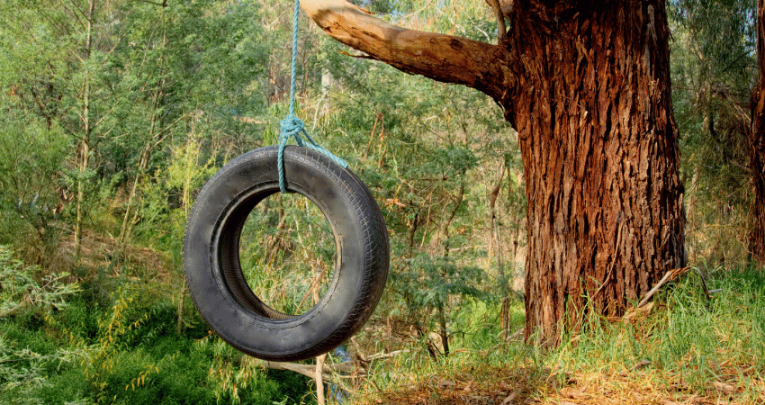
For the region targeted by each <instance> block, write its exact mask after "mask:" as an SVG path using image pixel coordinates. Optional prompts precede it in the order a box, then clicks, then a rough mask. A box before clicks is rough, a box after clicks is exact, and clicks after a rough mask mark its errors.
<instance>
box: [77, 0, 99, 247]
mask: <svg viewBox="0 0 765 405" xmlns="http://www.w3.org/2000/svg"><path fill="white" fill-rule="evenodd" d="M95 7H96V0H91V1H90V2H89V4H88V19H87V31H86V36H85V57H84V58H83V63H84V64H85V88H84V89H83V101H82V126H83V129H82V139H81V140H80V152H79V154H80V156H79V161H78V177H77V200H76V204H77V206H76V218H75V222H74V257H76V258H79V257H80V250H81V249H82V223H83V212H82V208H83V207H82V206H83V204H84V203H85V176H86V173H87V170H88V166H89V165H90V153H91V151H90V146H91V145H90V138H91V131H92V127H91V125H90V79H91V77H90V71H89V68H88V67H87V62H88V60H89V59H90V53H91V48H92V45H93V35H92V30H93V13H94V12H95Z"/></svg>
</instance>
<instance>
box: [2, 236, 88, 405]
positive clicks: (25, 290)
mask: <svg viewBox="0 0 765 405" xmlns="http://www.w3.org/2000/svg"><path fill="white" fill-rule="evenodd" d="M12 256H13V252H12V251H11V250H10V249H9V248H8V247H6V246H3V245H0V326H2V328H0V330H2V333H0V399H2V398H3V397H7V398H14V397H15V396H19V395H21V396H23V395H25V393H26V392H27V391H29V390H31V389H34V388H37V387H41V386H45V385H47V384H48V382H47V381H46V377H47V375H48V374H49V373H50V372H51V371H52V370H54V369H55V368H56V367H58V366H60V364H62V363H71V362H72V361H74V360H75V359H77V358H78V357H79V356H81V355H82V354H83V353H82V352H81V351H78V350H68V349H65V348H56V347H55V345H54V344H52V342H50V341H48V340H47V339H45V338H44V337H43V336H42V335H43V334H42V333H41V332H36V333H29V331H27V330H25V329H26V328H25V327H23V326H22V325H24V324H34V323H42V324H43V325H44V324H47V323H49V319H50V317H51V316H52V312H53V311H54V310H58V311H60V310H63V309H64V308H65V307H66V301H65V298H66V297H67V296H69V295H71V294H74V293H76V292H78V291H79V288H78V286H77V285H76V284H71V283H67V282H66V279H67V278H68V277H69V275H68V274H61V275H47V276H43V277H42V281H41V283H38V282H37V280H36V277H37V276H39V273H40V268H39V267H36V266H27V265H25V264H24V263H23V262H21V261H19V260H17V259H14V258H13V257H12ZM28 399H29V401H30V402H34V401H36V400H37V398H35V397H34V396H32V397H29V398H28ZM15 402H16V401H15V400H14V401H12V402H11V403H15Z"/></svg>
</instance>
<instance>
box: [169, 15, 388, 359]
mask: <svg viewBox="0 0 765 405" xmlns="http://www.w3.org/2000/svg"><path fill="white" fill-rule="evenodd" d="M298 7H299V6H298V3H297V0H296V2H295V35H294V41H293V68H292V72H293V73H292V96H291V101H290V115H289V116H288V117H287V119H285V120H284V121H282V134H281V135H280V141H279V146H271V147H264V148H259V149H256V150H253V151H250V152H248V153H246V154H244V155H242V156H239V157H238V158H236V159H234V160H233V161H231V162H230V163H228V164H227V165H225V166H224V167H223V168H222V169H220V170H219V171H218V172H217V173H216V174H215V176H213V178H212V179H210V180H209V181H208V182H207V184H206V185H205V186H204V187H203V189H202V191H201V192H200V194H199V196H198V197H197V199H196V202H195V203H194V206H193V208H192V211H191V214H190V216H189V220H188V224H187V227H186V233H185V236H184V243H183V263H184V268H185V273H186V280H187V282H188V287H189V291H190V293H191V296H192V299H193V301H194V303H195V305H196V307H197V309H198V310H199V312H200V314H201V315H202V317H203V318H204V319H205V321H206V322H207V323H208V325H209V326H210V327H211V328H212V329H213V330H214V331H215V332H216V333H217V334H218V335H219V336H220V337H221V338H222V339H223V340H225V341H226V342H228V343H229V344H231V346H233V347H234V348H236V349H238V350H240V351H242V352H244V353H247V354H249V355H251V356H254V357H257V358H260V359H263V360H269V361H296V360H303V359H307V358H310V357H315V356H318V355H320V354H323V353H326V352H328V351H330V350H332V349H334V348H335V347H337V346H339V345H340V344H341V343H343V342H344V341H345V340H347V339H349V338H350V337H351V336H352V335H353V334H354V333H355V332H357V331H358V330H359V329H360V328H361V327H362V326H363V325H364V323H365V322H366V320H367V319H368V318H369V316H371V314H372V312H374V309H375V307H376V305H377V303H378V301H379V300H380V297H381V295H382V292H383V288H384V287H385V282H386V279H387V275H388V259H389V246H388V236H387V230H386V227H385V222H384V221H383V217H382V213H381V212H380V208H379V206H378V205H377V203H376V202H375V200H374V197H373V196H372V194H371V192H370V191H369V189H367V187H366V186H365V185H364V183H362V182H361V180H360V179H359V178H358V177H357V176H356V175H355V174H354V173H352V172H351V171H350V170H348V169H347V167H346V166H347V165H346V164H345V162H344V161H342V160H340V159H338V158H336V157H334V155H332V154H331V153H329V152H327V151H326V150H324V149H323V148H321V147H320V146H318V145H317V144H316V143H315V142H314V141H313V140H312V139H311V138H310V136H308V134H307V133H306V132H305V130H304V129H303V123H302V121H300V120H299V119H298V118H297V117H296V116H295V115H294V100H295V97H294V88H295V85H294V84H295V70H296V69H295V64H296V59H297V58H296V56H297V55H296V54H297V52H296V49H297V20H298V18H297V17H298V10H299V8H298ZM301 133H302V134H303V135H305V136H306V138H307V141H308V143H306V141H304V140H303V139H302V138H301V137H300V134H301ZM291 137H292V138H295V140H296V142H297V144H298V145H297V146H286V143H287V140H288V139H289V138H291ZM279 192H282V193H285V192H287V193H298V194H300V195H302V196H304V197H307V198H308V199H309V200H310V201H311V202H313V204H315V205H316V206H317V207H318V208H319V210H320V211H321V212H322V213H323V214H324V216H325V218H326V220H327V222H329V226H330V228H331V230H332V233H333V235H334V240H335V250H336V263H335V269H334V276H333V277H332V279H331V281H330V282H329V285H328V287H327V289H326V292H325V293H324V295H323V297H321V298H320V299H319V300H318V302H317V303H316V304H315V305H314V307H313V308H311V309H309V310H308V311H307V312H304V313H302V314H298V315H290V314H286V313H283V312H280V311H277V310H275V309H274V308H272V307H270V306H269V305H267V304H266V303H265V302H264V301H263V300H262V299H261V298H260V297H258V295H257V294H256V292H254V291H253V289H252V288H251V287H250V285H249V284H248V283H247V280H246V278H245V273H244V272H243V270H242V264H241V262H240V254H239V249H240V238H241V235H242V230H243V228H244V226H245V222H246V220H247V218H248V216H249V214H250V213H251V212H252V211H253V209H254V208H255V207H256V206H257V205H258V204H259V203H260V202H263V201H264V200H265V199H266V198H267V197H269V196H271V195H274V194H276V193H279Z"/></svg>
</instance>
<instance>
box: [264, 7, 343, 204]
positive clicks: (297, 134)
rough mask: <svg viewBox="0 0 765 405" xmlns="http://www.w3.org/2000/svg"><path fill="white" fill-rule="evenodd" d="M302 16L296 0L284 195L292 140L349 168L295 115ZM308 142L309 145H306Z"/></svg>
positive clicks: (282, 137)
mask: <svg viewBox="0 0 765 405" xmlns="http://www.w3.org/2000/svg"><path fill="white" fill-rule="evenodd" d="M299 16H300V0H295V20H294V22H293V25H292V75H291V78H290V114H289V115H288V116H287V118H285V119H283V120H282V122H281V128H280V131H281V132H280V134H279V154H278V156H277V161H278V167H279V190H281V192H282V193H286V192H287V186H286V184H285V181H284V148H285V147H286V146H287V141H289V140H290V138H294V139H295V143H296V144H297V145H298V146H302V147H306V148H309V149H312V150H315V151H317V152H319V153H323V154H324V155H326V156H328V157H329V158H330V159H332V160H333V161H335V163H337V164H339V165H340V166H342V167H344V168H347V167H348V163H346V162H345V160H343V159H340V158H339V157H337V156H335V155H333V154H332V152H330V151H328V150H326V149H324V148H322V147H321V146H319V144H317V143H316V142H315V141H314V140H313V139H312V138H311V137H310V136H309V135H308V132H306V130H305V124H303V121H302V120H301V119H300V118H298V117H297V116H296V115H295V82H296V81H297V79H296V78H297V47H298V17H299ZM301 134H302V135H304V136H305V138H306V139H305V140H303V138H302V137H301ZM306 140H307V141H308V143H306Z"/></svg>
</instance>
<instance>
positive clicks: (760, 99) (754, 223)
mask: <svg viewBox="0 0 765 405" xmlns="http://www.w3.org/2000/svg"><path fill="white" fill-rule="evenodd" d="M757 65H758V72H759V75H760V77H759V79H758V81H757V85H756V86H755V88H754V91H753V92H752V130H751V131H750V133H749V134H750V139H749V141H750V150H751V161H750V169H751V170H752V183H753V184H752V185H753V187H754V201H753V203H752V209H751V210H750V211H749V218H750V221H751V223H750V226H749V235H748V236H749V251H750V252H751V254H752V257H753V258H754V259H755V260H756V261H757V262H759V263H760V264H765V0H758V1H757Z"/></svg>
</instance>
